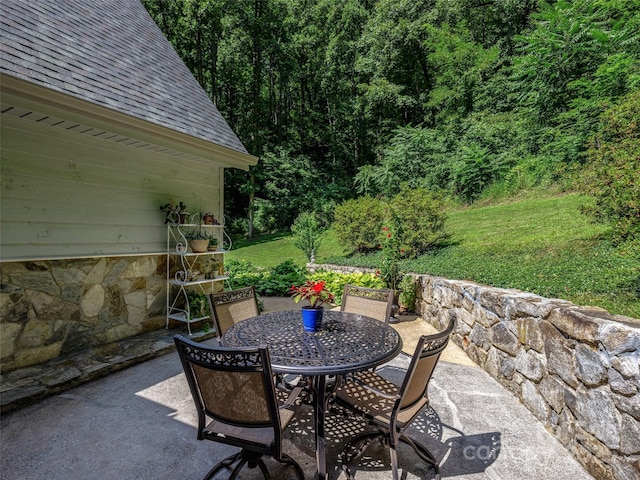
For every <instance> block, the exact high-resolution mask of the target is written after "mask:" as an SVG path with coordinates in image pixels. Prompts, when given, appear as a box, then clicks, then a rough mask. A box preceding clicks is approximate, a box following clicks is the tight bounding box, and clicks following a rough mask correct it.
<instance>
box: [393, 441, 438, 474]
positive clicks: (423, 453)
mask: <svg viewBox="0 0 640 480" xmlns="http://www.w3.org/2000/svg"><path fill="white" fill-rule="evenodd" d="M400 441H401V442H404V443H406V444H407V445H409V446H410V447H411V448H413V451H414V452H416V454H417V455H418V456H419V457H420V458H421V459H422V460H424V461H425V462H426V463H428V464H429V465H431V466H432V467H433V469H434V470H435V472H436V477H435V480H440V466H439V465H438V462H437V460H436V459H435V457H434V456H433V454H432V453H431V452H430V451H429V450H428V449H427V447H425V446H424V445H422V444H421V443H420V442H417V441H415V440H412V439H411V438H409V437H408V436H406V435H400Z"/></svg>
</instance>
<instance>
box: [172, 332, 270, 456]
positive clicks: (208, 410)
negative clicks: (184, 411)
mask: <svg viewBox="0 0 640 480" xmlns="http://www.w3.org/2000/svg"><path fill="white" fill-rule="evenodd" d="M174 341H175V344H176V348H177V349H178V354H179V355H180V361H181V362H182V367H183V369H184V373H185V375H186V377H187V381H188V383H189V388H190V389H191V394H192V396H193V399H194V401H195V404H196V409H197V412H198V427H199V428H198V438H200V439H201V438H202V434H203V432H204V428H205V427H206V426H207V418H206V417H209V418H210V419H212V420H214V421H218V422H222V423H223V424H226V425H228V426H231V427H234V428H237V429H243V428H245V429H247V428H248V429H251V428H265V427H273V437H271V438H274V439H275V440H276V442H275V445H272V446H270V447H271V448H273V447H275V448H276V449H279V446H278V445H279V444H280V417H279V413H278V406H277V405H278V404H277V400H276V394H275V389H274V386H273V380H272V372H271V365H270V363H269V352H268V351H267V349H266V347H242V348H227V347H216V346H209V345H202V344H199V343H196V342H194V341H192V340H189V339H187V338H184V337H183V336H181V335H176V336H175V337H174ZM238 431H239V430H238ZM239 436H241V435H239Z"/></svg>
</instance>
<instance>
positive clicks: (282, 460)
mask: <svg viewBox="0 0 640 480" xmlns="http://www.w3.org/2000/svg"><path fill="white" fill-rule="evenodd" d="M274 458H275V457H274ZM276 460H277V461H278V462H280V463H284V464H285V465H290V466H292V467H293V469H294V470H295V471H296V476H297V477H298V478H299V479H300V480H304V472H303V471H302V467H301V466H300V465H299V464H298V462H296V461H295V460H294V459H293V458H291V457H290V456H289V455H287V454H286V453H281V454H280V458H276Z"/></svg>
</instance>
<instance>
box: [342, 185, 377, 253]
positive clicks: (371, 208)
mask: <svg viewBox="0 0 640 480" xmlns="http://www.w3.org/2000/svg"><path fill="white" fill-rule="evenodd" d="M387 215H388V213H387V207H386V205H385V204H384V203H383V202H382V201H380V200H378V199H376V198H373V197H370V196H368V195H365V196H364V197H360V198H356V199H354V200H347V201H345V202H343V203H342V204H340V205H338V206H336V210H335V220H334V222H333V228H334V230H335V234H336V237H337V238H338V241H339V242H340V243H341V244H342V245H344V246H345V247H347V248H348V249H350V250H351V251H353V252H360V253H366V252H370V251H373V250H377V249H378V248H379V247H380V245H381V244H382V240H383V239H382V225H383V223H384V221H385V218H386V217H387Z"/></svg>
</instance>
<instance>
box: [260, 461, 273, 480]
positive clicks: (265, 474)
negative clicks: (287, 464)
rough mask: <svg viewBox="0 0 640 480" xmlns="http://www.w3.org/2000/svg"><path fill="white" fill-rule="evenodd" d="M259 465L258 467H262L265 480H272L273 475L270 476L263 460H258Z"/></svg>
mask: <svg viewBox="0 0 640 480" xmlns="http://www.w3.org/2000/svg"><path fill="white" fill-rule="evenodd" d="M257 464H258V467H260V470H261V471H262V475H263V476H264V478H265V480H271V475H270V474H269V470H267V466H266V465H265V464H264V462H263V461H262V459H260V460H258V461H257Z"/></svg>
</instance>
